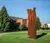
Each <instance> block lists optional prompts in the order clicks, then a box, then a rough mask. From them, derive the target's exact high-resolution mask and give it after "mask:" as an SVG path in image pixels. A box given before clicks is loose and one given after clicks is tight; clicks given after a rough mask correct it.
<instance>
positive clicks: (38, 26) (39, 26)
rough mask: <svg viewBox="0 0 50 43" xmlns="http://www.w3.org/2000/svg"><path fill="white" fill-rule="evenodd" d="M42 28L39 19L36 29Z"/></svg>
mask: <svg viewBox="0 0 50 43" xmlns="http://www.w3.org/2000/svg"><path fill="white" fill-rule="evenodd" d="M40 28H41V22H40V19H39V17H37V22H36V29H37V30H39V29H40Z"/></svg>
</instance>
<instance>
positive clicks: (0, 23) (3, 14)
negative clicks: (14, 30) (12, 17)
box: [0, 6, 9, 31]
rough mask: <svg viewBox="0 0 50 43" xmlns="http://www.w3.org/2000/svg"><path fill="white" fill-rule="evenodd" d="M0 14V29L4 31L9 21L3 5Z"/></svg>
mask: <svg viewBox="0 0 50 43" xmlns="http://www.w3.org/2000/svg"><path fill="white" fill-rule="evenodd" d="M0 15H1V16H0V20H1V21H0V26H1V29H2V30H3V31H6V30H7V29H8V28H9V22H8V19H9V16H8V13H7V10H6V8H5V6H3V7H2V9H1V14H0Z"/></svg>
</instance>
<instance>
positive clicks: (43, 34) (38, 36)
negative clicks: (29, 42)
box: [37, 33, 47, 39]
mask: <svg viewBox="0 0 50 43" xmlns="http://www.w3.org/2000/svg"><path fill="white" fill-rule="evenodd" d="M46 34H47V33H42V34H40V35H37V39H38V38H40V37H42V36H45V35H46Z"/></svg>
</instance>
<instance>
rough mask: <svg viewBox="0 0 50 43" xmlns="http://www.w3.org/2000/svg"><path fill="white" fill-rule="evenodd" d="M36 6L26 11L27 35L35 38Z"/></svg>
mask: <svg viewBox="0 0 50 43" xmlns="http://www.w3.org/2000/svg"><path fill="white" fill-rule="evenodd" d="M35 10H36V8H34V9H33V10H31V9H27V12H28V21H29V22H28V37H29V38H34V39H36V11H35Z"/></svg>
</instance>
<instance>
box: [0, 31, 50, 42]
mask: <svg viewBox="0 0 50 43" xmlns="http://www.w3.org/2000/svg"><path fill="white" fill-rule="evenodd" d="M42 33H47V34H46V35H44V36H42V37H39V38H38V39H29V38H28V35H27V34H28V32H27V31H19V32H10V33H7V34H4V35H0V36H1V37H0V43H50V30H39V31H37V35H41V34H42Z"/></svg>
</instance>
